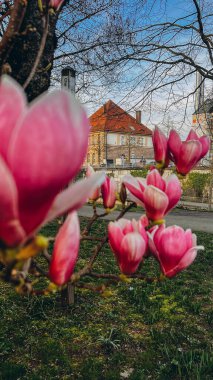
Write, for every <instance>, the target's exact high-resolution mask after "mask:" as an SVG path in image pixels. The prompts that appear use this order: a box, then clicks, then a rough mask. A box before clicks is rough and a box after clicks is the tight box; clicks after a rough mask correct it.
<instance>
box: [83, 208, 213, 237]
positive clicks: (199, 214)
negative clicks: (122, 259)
mask: <svg viewBox="0 0 213 380" xmlns="http://www.w3.org/2000/svg"><path fill="white" fill-rule="evenodd" d="M103 212H104V210H103V209H102V208H98V213H100V214H101V213H103ZM92 213H93V210H92V207H91V206H88V205H85V206H83V207H82V208H81V209H80V210H79V215H80V216H86V217H90V216H92ZM118 214H119V211H113V212H112V213H110V214H109V215H107V216H106V217H105V218H104V219H106V220H114V219H115V218H116V216H118ZM140 216H141V213H139V212H127V213H126V214H125V218H127V219H132V218H135V219H138V218H139V217H140ZM166 224H167V226H170V225H173V224H177V225H179V226H181V227H183V228H191V229H192V230H193V231H204V232H210V233H212V234H213V212H206V211H188V210H180V209H176V210H175V211H173V212H171V213H170V214H169V215H168V216H167V217H166Z"/></svg>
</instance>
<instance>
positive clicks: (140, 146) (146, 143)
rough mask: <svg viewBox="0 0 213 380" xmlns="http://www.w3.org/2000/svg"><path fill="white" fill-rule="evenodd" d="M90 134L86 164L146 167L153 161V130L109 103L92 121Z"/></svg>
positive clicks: (139, 112)
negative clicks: (145, 165)
mask: <svg viewBox="0 0 213 380" xmlns="http://www.w3.org/2000/svg"><path fill="white" fill-rule="evenodd" d="M89 120H90V124H91V131H90V137H89V149H88V154H87V163H89V164H91V165H94V166H100V165H106V164H107V165H117V166H127V165H132V166H136V165H137V166H143V165H144V164H146V163H149V162H151V161H154V152H153V147H152V131H151V130H150V129H149V128H147V127H146V126H145V125H144V124H142V123H141V111H136V117H135V118H134V117H133V116H131V115H129V114H128V113H127V112H126V111H124V110H123V109H122V108H121V107H119V106H118V105H117V104H115V103H114V102H113V101H112V100H109V101H108V102H107V103H105V104H104V105H103V106H102V107H100V108H99V109H98V110H97V111H96V112H95V113H94V114H92V115H91V116H90V118H89Z"/></svg>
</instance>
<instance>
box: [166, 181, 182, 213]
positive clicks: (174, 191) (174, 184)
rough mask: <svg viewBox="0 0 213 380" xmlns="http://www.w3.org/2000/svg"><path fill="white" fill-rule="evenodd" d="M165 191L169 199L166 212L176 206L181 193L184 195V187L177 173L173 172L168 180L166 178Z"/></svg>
mask: <svg viewBox="0 0 213 380" xmlns="http://www.w3.org/2000/svg"><path fill="white" fill-rule="evenodd" d="M165 193H166V195H167V197H168V199H169V204H168V207H167V209H166V214H167V212H169V211H170V210H171V209H173V207H175V206H176V204H177V203H178V202H179V200H180V198H181V195H182V189H181V184H180V181H179V179H178V178H177V176H176V175H175V174H172V175H171V176H170V177H169V178H168V179H167V180H166V190H165Z"/></svg>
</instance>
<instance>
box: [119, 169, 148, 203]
mask: <svg viewBox="0 0 213 380" xmlns="http://www.w3.org/2000/svg"><path fill="white" fill-rule="evenodd" d="M122 182H123V183H124V185H125V186H126V188H127V189H128V190H129V192H130V193H131V194H132V195H133V196H134V197H135V198H137V199H138V200H139V201H141V202H143V191H142V189H141V186H142V182H140V183H139V181H138V180H137V179H136V178H134V177H133V176H131V175H126V176H124V177H123V180H122ZM135 198H134V199H135Z"/></svg>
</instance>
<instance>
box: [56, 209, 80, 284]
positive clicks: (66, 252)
mask: <svg viewBox="0 0 213 380" xmlns="http://www.w3.org/2000/svg"><path fill="white" fill-rule="evenodd" d="M79 243H80V226H79V221H78V216H77V213H76V212H72V213H71V214H69V215H68V217H67V218H66V221H65V223H64V224H63V226H62V227H61V228H60V230H59V232H58V234H57V236H56V240H55V244H54V249H53V254H52V258H51V262H50V267H49V278H50V279H51V281H52V282H54V283H55V284H56V285H59V286H60V285H64V284H65V283H66V282H68V281H69V279H70V277H71V275H72V273H73V270H74V267H75V264H76V261H77V258H78V250H79Z"/></svg>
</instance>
